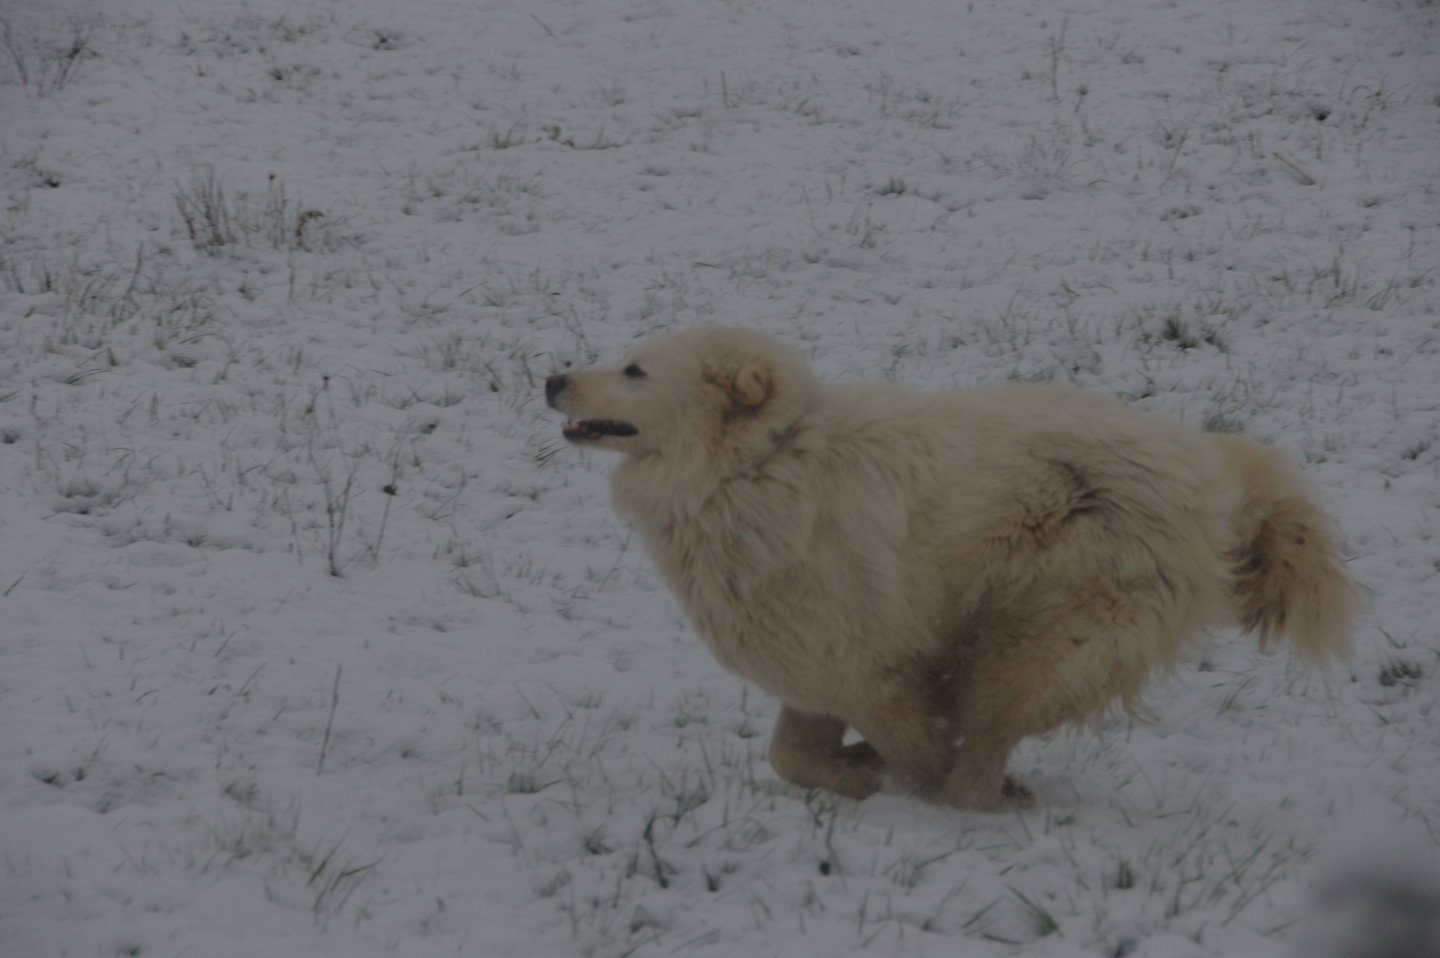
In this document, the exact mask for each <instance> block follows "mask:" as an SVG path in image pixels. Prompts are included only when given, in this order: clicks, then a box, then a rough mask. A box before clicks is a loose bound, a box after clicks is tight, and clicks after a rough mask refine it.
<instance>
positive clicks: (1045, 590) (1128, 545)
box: [545, 328, 1359, 808]
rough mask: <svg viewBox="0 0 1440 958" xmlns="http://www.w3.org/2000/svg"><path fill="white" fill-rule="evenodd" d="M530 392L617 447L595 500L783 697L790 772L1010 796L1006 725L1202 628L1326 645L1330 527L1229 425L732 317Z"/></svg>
mask: <svg viewBox="0 0 1440 958" xmlns="http://www.w3.org/2000/svg"><path fill="white" fill-rule="evenodd" d="M545 392H546V396H547V399H548V401H549V403H550V405H551V406H553V407H555V408H556V409H559V410H561V411H562V412H564V413H565V414H566V415H568V416H569V417H570V421H569V422H567V423H566V425H565V428H564V434H565V437H566V438H567V439H570V440H571V441H572V442H577V443H582V444H585V445H592V446H596V447H599V448H602V449H610V450H614V451H615V452H619V453H622V454H623V455H624V456H625V458H624V460H623V461H622V462H621V464H620V466H619V467H618V468H617V469H616V470H615V473H614V476H613V478H612V492H613V496H614V501H615V505H616V508H617V509H618V510H619V511H620V512H621V513H622V514H624V515H627V516H629V517H631V518H632V519H633V521H634V522H635V523H636V525H637V526H638V527H639V529H640V532H641V533H642V535H643V536H644V539H645V542H646V545H647V546H648V549H649V552H650V555H651V556H652V557H653V558H654V560H655V562H656V564H657V565H658V566H659V568H660V571H661V573H662V574H663V575H664V577H665V580H666V582H667V583H668V585H669V586H670V588H671V590H673V592H674V593H675V595H676V596H677V597H678V598H679V600H680V602H681V603H682V605H683V606H684V608H685V611H686V612H687V614H688V615H689V617H690V619H691V621H692V622H693V623H694V625H695V628H696V630H697V631H698V632H699V633H700V636H701V637H702V638H703V639H704V640H705V642H706V643H707V644H708V645H709V647H710V649H711V651H712V652H714V654H715V656H716V658H718V659H719V660H720V662H721V664H722V665H724V666H725V667H726V668H728V669H730V670H731V671H733V672H735V673H737V674H739V675H741V676H743V677H745V678H746V679H749V680H750V681H752V682H754V683H755V684H756V685H758V686H760V687H761V688H763V689H765V690H766V691H768V692H770V693H771V694H773V695H774V696H776V697H777V698H779V699H780V701H781V702H782V703H783V707H782V708H781V711H780V717H779V720H778V722H777V724H776V728H775V736H774V739H773V741H772V743H771V746H770V762H771V764H772V765H773V766H774V767H775V770H776V771H777V772H778V773H779V774H780V775H781V776H782V777H783V778H785V779H787V780H789V781H791V782H794V783H796V784H799V785H802V786H807V787H823V788H828V789H833V790H834V791H836V792H838V793H840V794H842V795H846V796H849V797H851V798H857V799H859V798H864V797H865V796H867V795H869V794H870V793H871V792H873V791H874V790H875V789H876V788H877V787H878V784H879V777H880V773H881V772H882V771H883V770H885V769H887V768H888V769H889V770H890V771H892V772H894V773H895V774H897V775H899V776H900V777H901V778H902V779H904V780H906V781H908V782H909V783H910V784H912V785H913V786H915V787H916V788H918V789H919V790H920V791H921V792H922V793H924V794H926V795H928V796H930V797H932V798H935V799H937V800H939V801H942V802H946V803H949V804H952V805H956V806H960V807H978V808H991V807H995V806H996V805H997V804H999V803H1000V802H1001V801H1002V800H1003V799H1005V798H1010V799H1013V800H1019V801H1024V800H1025V799H1026V798H1028V794H1027V793H1026V791H1025V790H1024V789H1023V788H1021V787H1019V786H1017V785H1015V784H1013V783H1012V782H1010V781H1009V780H1008V779H1007V778H1006V776H1005V764H1006V759H1007V757H1008V755H1009V754H1010V751H1011V750H1012V749H1013V748H1014V746H1015V745H1016V743H1017V742H1019V741H1020V740H1021V739H1022V738H1024V737H1025V736H1028V735H1037V734H1040V733H1043V732H1047V731H1050V730H1051V729H1054V728H1056V727H1057V726H1060V725H1063V724H1065V723H1083V722H1087V721H1094V720H1096V719H1098V718H1099V717H1101V716H1102V715H1103V714H1104V713H1105V711H1106V710H1107V709H1108V708H1110V707H1112V706H1115V705H1118V706H1120V707H1123V708H1124V709H1126V710H1129V711H1131V712H1135V711H1136V710H1139V709H1141V708H1142V706H1141V703H1140V693H1141V690H1142V688H1143V687H1144V685H1145V683H1146V681H1147V680H1148V679H1150V678H1151V677H1152V676H1153V675H1155V674H1157V673H1160V672H1163V671H1165V670H1166V669H1169V668H1170V667H1172V666H1173V665H1174V664H1175V663H1176V661H1177V660H1178V659H1179V658H1180V657H1181V656H1182V655H1184V654H1185V652H1186V650H1187V649H1188V648H1189V647H1190V645H1191V643H1192V641H1194V640H1195V639H1197V638H1199V637H1200V636H1201V635H1202V634H1203V632H1204V630H1205V629H1206V628H1207V627H1215V626H1226V625H1238V626H1241V627H1243V628H1245V629H1248V630H1252V631H1254V632H1256V633H1258V635H1259V640H1260V643H1261V645H1262V647H1263V646H1264V645H1265V644H1266V643H1267V642H1268V641H1269V640H1270V639H1272V638H1275V637H1278V636H1280V635H1285V636H1287V637H1288V638H1289V640H1290V642H1291V644H1292V645H1293V646H1294V648H1295V650H1296V651H1297V652H1299V653H1300V654H1301V655H1302V656H1304V657H1306V658H1308V659H1311V660H1314V661H1317V662H1322V663H1323V662H1324V661H1325V660H1327V659H1328V658H1330V657H1332V656H1343V655H1344V654H1345V652H1346V650H1347V647H1348V643H1349V634H1350V626H1351V620H1352V617H1353V614H1354V612H1355V611H1356V609H1357V607H1358V605H1359V593H1358V591H1357V589H1356V588H1355V586H1354V584H1353V583H1352V582H1351V580H1350V578H1349V576H1348V575H1347V574H1346V571H1345V568H1344V565H1343V562H1342V560H1341V558H1340V555H1339V551H1338V548H1337V544H1336V536H1335V533H1334V531H1333V529H1332V526H1331V523H1330V522H1329V520H1328V519H1327V518H1326V516H1325V515H1324V514H1323V513H1322V512H1321V510H1320V509H1319V508H1318V507H1317V506H1316V505H1315V503H1314V501H1313V498H1312V496H1311V494H1310V492H1309V490H1308V488H1307V486H1306V484H1305V482H1304V480H1303V479H1302V478H1301V477H1300V476H1299V475H1298V474H1297V473H1296V472H1295V471H1294V470H1293V469H1292V468H1291V467H1290V466H1288V465H1287V464H1286V463H1285V461H1284V460H1283V459H1282V457H1281V456H1280V455H1278V454H1277V453H1275V452H1274V451H1272V450H1269V449H1267V448H1265V447H1263V446H1260V445H1257V444H1255V443H1252V442H1249V441H1247V440H1244V439H1239V438H1235V437H1231V436H1222V435H1213V434H1207V433H1201V432H1196V431H1194V430H1190V429H1187V428H1184V427H1182V426H1179V425H1177V424H1174V423H1171V422H1169V421H1166V420H1164V419H1160V418H1157V417H1155V416H1151V415H1148V414H1145V413H1142V412H1138V411H1136V410H1132V409H1130V408H1127V407H1126V406H1123V405H1121V404H1120V403H1118V402H1115V401H1114V400H1111V399H1106V398H1102V397H1100V396H1096V395H1092V394H1089V393H1085V392H1082V391H1079V390H1077V389H1073V388H1070V387H1066V386H1054V385H1019V384H1017V385H1011V386H1004V387H1001V388H996V389H975V390H963V391H958V392H949V393H940V394H922V393H917V392H914V391H912V390H909V389H906V388H904V387H901V386H895V385H888V384H874V385H840V386H831V385H823V384H821V383H820V382H818V381H817V380H816V379H815V378H814V377H813V376H812V375H811V373H810V370H809V368H808V366H807V364H806V363H805V361H804V359H803V358H802V357H801V356H800V355H799V353H797V352H796V351H794V350H793V349H790V348H789V347H787V346H784V345H782V344H781V343H779V342H777V341H776V340H774V339H771V338H770V337H768V336H765V335H763V334H760V333H757V332H753V331H748V330H742V329H731V328H704V329H695V330H690V331H686V332H681V333H676V334H672V335H668V336H662V337H659V338H656V339H652V340H649V341H647V342H645V343H642V344H641V345H639V346H638V347H636V348H635V349H633V350H632V351H631V352H630V353H629V354H628V355H627V356H626V358H625V360H624V361H623V362H622V363H620V364H619V365H617V366H613V367H609V368H603V369H593V370H586V371H581V372H575V373H570V374H567V375H557V376H551V377H550V379H549V380H548V381H547V382H546V388H545ZM847 727H853V728H855V729H856V730H858V732H859V733H860V734H861V736H863V738H864V742H862V743H858V744H855V745H850V746H842V739H843V736H844V735H845V732H846V729H847ZM957 744H958V748H957Z"/></svg>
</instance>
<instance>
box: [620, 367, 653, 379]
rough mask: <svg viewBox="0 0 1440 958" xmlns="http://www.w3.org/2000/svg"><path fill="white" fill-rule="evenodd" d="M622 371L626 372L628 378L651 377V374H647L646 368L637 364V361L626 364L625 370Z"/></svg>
mask: <svg viewBox="0 0 1440 958" xmlns="http://www.w3.org/2000/svg"><path fill="white" fill-rule="evenodd" d="M621 371H622V372H623V373H624V374H625V378H626V379H648V378H649V376H648V375H647V374H646V372H645V370H643V369H641V368H640V367H639V365H638V364H636V363H631V364H630V365H628V366H626V367H625V368H624V369H623V370H621Z"/></svg>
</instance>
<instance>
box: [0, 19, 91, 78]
mask: <svg viewBox="0 0 1440 958" xmlns="http://www.w3.org/2000/svg"><path fill="white" fill-rule="evenodd" d="M0 50H3V51H4V52H5V55H6V56H7V57H8V58H9V60H10V65H11V66H12V67H14V69H15V72H16V74H17V75H18V76H19V77H20V85H21V86H23V87H24V88H25V89H27V90H29V91H31V92H33V93H34V94H35V95H36V96H49V95H51V94H54V93H59V92H60V91H61V90H63V89H65V88H66V87H67V86H69V85H70V83H71V82H72V81H74V79H75V77H76V76H77V75H78V74H79V72H80V65H81V64H82V63H84V62H85V61H86V60H93V59H95V58H96V57H98V56H99V54H98V53H96V52H95V50H94V49H93V48H92V47H91V45H90V28H89V26H87V25H84V24H79V23H77V24H72V26H71V28H70V33H69V35H68V36H67V37H66V39H64V40H62V41H61V42H59V43H58V44H55V43H47V42H45V41H44V40H42V39H40V38H38V37H19V36H17V35H16V33H15V29H14V27H12V26H11V24H10V21H9V20H7V19H5V18H3V17H0Z"/></svg>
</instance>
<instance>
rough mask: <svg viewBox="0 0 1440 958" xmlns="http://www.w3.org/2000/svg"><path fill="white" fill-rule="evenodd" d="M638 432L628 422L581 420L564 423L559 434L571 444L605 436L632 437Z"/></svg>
mask: <svg viewBox="0 0 1440 958" xmlns="http://www.w3.org/2000/svg"><path fill="white" fill-rule="evenodd" d="M639 431H640V430H638V429H636V428H635V427H634V426H632V425H630V424H629V423H628V422H620V421H619V420H616V419H582V420H580V421H578V422H577V421H576V420H574V419H572V420H570V421H569V422H567V423H565V426H564V428H562V429H561V430H560V434H561V435H562V436H564V437H565V438H566V439H569V440H570V441H571V442H583V441H585V440H590V439H603V438H604V437H605V436H633V435H635V434H636V433H637V432H639Z"/></svg>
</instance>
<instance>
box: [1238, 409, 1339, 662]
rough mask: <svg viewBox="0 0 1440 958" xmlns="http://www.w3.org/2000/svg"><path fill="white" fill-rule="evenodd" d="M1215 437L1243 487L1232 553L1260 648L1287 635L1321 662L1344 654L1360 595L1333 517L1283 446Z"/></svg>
mask: <svg viewBox="0 0 1440 958" xmlns="http://www.w3.org/2000/svg"><path fill="white" fill-rule="evenodd" d="M1214 438H1215V440H1216V441H1217V442H1218V443H1219V445H1220V449H1221V451H1222V454H1223V455H1224V458H1225V464H1226V467H1227V469H1228V471H1229V472H1230V474H1231V476H1232V477H1233V478H1234V479H1235V480H1236V481H1238V482H1239V483H1240V485H1241V488H1242V489H1243V502H1242V504H1241V506H1240V508H1239V510H1238V511H1237V512H1236V513H1235V517H1234V523H1235V531H1236V532H1237V533H1238V535H1239V544H1238V545H1237V546H1236V547H1235V549H1234V552H1233V553H1232V554H1231V555H1230V556H1229V558H1230V560H1231V562H1232V566H1233V569H1234V579H1233V581H1232V584H1231V588H1232V591H1233V595H1234V599H1235V608H1236V611H1237V613H1238V615H1239V617H1240V624H1241V625H1242V626H1243V627H1244V628H1245V629H1246V630H1247V631H1252V632H1255V633H1256V634H1257V635H1258V636H1259V639H1260V648H1261V649H1265V648H1268V647H1269V646H1270V645H1271V644H1272V643H1273V642H1275V641H1276V640H1278V639H1279V638H1280V637H1281V636H1285V637H1288V638H1289V640H1290V645H1291V647H1292V648H1294V650H1295V651H1296V652H1298V653H1299V654H1300V655H1301V656H1303V657H1304V658H1306V659H1309V660H1310V661H1312V662H1315V663H1316V664H1319V665H1324V664H1326V663H1327V662H1329V661H1330V660H1332V659H1339V660H1343V659H1345V658H1346V657H1347V654H1348V652H1349V649H1350V631H1351V626H1352V624H1353V622H1354V619H1355V615H1356V613H1357V612H1359V611H1360V608H1361V605H1362V600H1361V594H1360V590H1359V588H1358V587H1357V586H1356V585H1355V583H1354V581H1353V580H1352V579H1351V578H1350V574H1349V573H1348V572H1347V571H1346V570H1345V562H1344V560H1343V559H1342V558H1341V556H1340V545H1339V541H1338V535H1337V533H1336V531H1335V527H1334V524H1333V523H1332V522H1331V521H1330V517H1329V516H1327V515H1326V514H1325V513H1324V512H1323V511H1322V510H1321V509H1320V507H1319V506H1318V505H1316V503H1315V499H1314V493H1313V492H1312V491H1311V489H1310V487H1309V484H1308V483H1307V482H1306V481H1305V479H1304V477H1303V476H1301V475H1300V474H1299V472H1297V471H1296V470H1295V469H1294V467H1292V466H1291V465H1290V464H1289V463H1288V462H1286V461H1285V459H1284V457H1283V456H1281V455H1280V453H1278V452H1276V451H1275V450H1273V449H1269V448H1266V447H1265V446H1261V445H1258V444H1257V443H1253V442H1250V441H1249V440H1246V439H1241V438H1238V437H1234V436H1221V435H1217V436H1215V437H1214Z"/></svg>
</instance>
